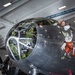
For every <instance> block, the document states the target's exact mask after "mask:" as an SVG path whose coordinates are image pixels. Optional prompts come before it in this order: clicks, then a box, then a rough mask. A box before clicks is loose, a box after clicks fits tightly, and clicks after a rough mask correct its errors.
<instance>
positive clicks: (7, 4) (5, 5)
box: [3, 2, 11, 7]
mask: <svg viewBox="0 0 75 75" xmlns="http://www.w3.org/2000/svg"><path fill="white" fill-rule="evenodd" d="M9 5H11V3H10V2H9V3H6V4H4V5H3V6H4V7H7V6H9Z"/></svg>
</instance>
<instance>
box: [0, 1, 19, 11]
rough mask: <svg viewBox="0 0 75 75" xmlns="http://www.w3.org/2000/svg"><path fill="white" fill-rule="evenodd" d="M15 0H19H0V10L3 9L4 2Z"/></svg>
mask: <svg viewBox="0 0 75 75" xmlns="http://www.w3.org/2000/svg"><path fill="white" fill-rule="evenodd" d="M17 1H19V0H0V11H1V10H3V9H5V8H4V6H3V5H4V4H7V3H9V2H10V3H15V2H17Z"/></svg>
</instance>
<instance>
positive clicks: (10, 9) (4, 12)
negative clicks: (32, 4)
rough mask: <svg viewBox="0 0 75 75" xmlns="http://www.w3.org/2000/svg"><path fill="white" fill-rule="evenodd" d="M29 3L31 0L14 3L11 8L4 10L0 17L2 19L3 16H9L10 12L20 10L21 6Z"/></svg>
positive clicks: (20, 0) (0, 12)
mask: <svg viewBox="0 0 75 75" xmlns="http://www.w3.org/2000/svg"><path fill="white" fill-rule="evenodd" d="M28 1H30V0H19V1H17V2H15V3H13V4H12V5H11V6H9V7H7V8H4V9H2V10H1V11H0V17H2V16H3V15H5V14H7V13H8V12H10V11H12V10H14V9H16V8H18V7H19V6H21V5H23V4H25V3H27V2H28Z"/></svg>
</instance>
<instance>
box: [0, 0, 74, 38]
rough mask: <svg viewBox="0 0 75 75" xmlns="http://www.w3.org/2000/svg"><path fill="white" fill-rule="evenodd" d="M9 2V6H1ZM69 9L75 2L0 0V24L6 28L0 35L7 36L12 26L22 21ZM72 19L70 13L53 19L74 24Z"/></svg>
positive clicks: (69, 0) (57, 0) (72, 16)
mask: <svg viewBox="0 0 75 75" xmlns="http://www.w3.org/2000/svg"><path fill="white" fill-rule="evenodd" d="M9 2H10V3H12V4H11V5H10V6H8V7H4V6H3V5H4V4H6V3H9ZM64 5H65V6H66V8H65V9H62V10H58V8H59V7H61V6H64ZM71 8H75V0H0V24H2V23H3V25H5V26H6V27H5V29H2V30H0V34H2V33H5V34H7V32H8V31H9V30H10V28H11V27H12V26H13V25H15V24H16V23H18V22H20V21H21V20H23V19H26V18H32V17H47V16H50V15H53V14H56V13H59V12H62V11H65V10H68V9H71ZM74 17H75V12H72V13H69V14H66V15H62V16H59V17H56V18H55V19H61V20H63V19H64V20H67V22H73V23H72V24H74ZM71 18H72V19H71ZM69 20H70V21H69ZM71 20H73V21H71ZM5 31H7V32H5ZM2 35H3V37H5V36H6V35H4V34H2Z"/></svg>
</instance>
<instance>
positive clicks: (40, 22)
mask: <svg viewBox="0 0 75 75" xmlns="http://www.w3.org/2000/svg"><path fill="white" fill-rule="evenodd" d="M37 24H38V25H50V23H49V22H48V21H47V20H42V21H38V22H37Z"/></svg>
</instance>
